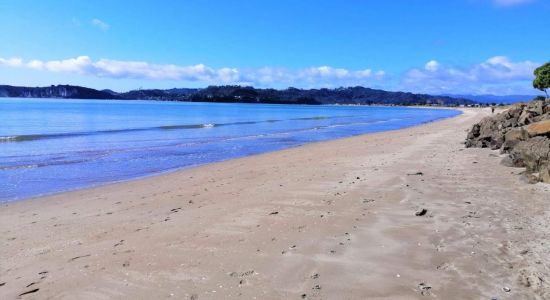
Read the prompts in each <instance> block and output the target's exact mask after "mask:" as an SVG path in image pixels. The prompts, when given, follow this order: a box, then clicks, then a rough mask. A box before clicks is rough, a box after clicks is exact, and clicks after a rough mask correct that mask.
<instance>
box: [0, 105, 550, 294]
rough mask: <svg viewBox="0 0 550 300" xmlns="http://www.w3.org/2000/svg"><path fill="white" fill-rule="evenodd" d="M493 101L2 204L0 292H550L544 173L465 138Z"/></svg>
mask: <svg viewBox="0 0 550 300" xmlns="http://www.w3.org/2000/svg"><path fill="white" fill-rule="evenodd" d="M487 114H489V112H488V110H476V109H466V110H464V114H463V115H462V116H459V117H456V118H453V119H448V120H444V121H440V122H436V123H430V124H427V125H423V126H418V127H414V128H409V129H403V130H398V131H393V132H384V133H377V134H370V135H364V136H358V137H352V138H345V139H340V140H334V141H329V142H322V143H316V144H309V145H305V146H301V147H297V148H293V149H288V150H284V151H278V152H273V153H268V154H262V155H257V156H252V157H247V158H242V159H236V160H231V161H226V162H221V163H215V164H211V165H207V166H204V167H199V168H195V169H190V170H183V171H178V172H174V173H171V174H165V175H161V176H156V177H151V178H146V179H141V180H135V181H130V182H126V183H118V184H113V185H108V186H103V187H99V188H92V189H87V190H81V191H75V192H70V193H63V194H60V195H54V196H49V197H43V198H38V199H31V200H27V201H19V202H15V203H10V204H4V205H3V206H2V207H0V230H1V247H0V258H1V261H0V298H1V299H12V298H17V297H18V295H20V294H23V293H27V294H25V295H23V296H20V298H23V299H33V298H34V299H161V298H170V297H173V298H175V299H302V298H305V299H431V298H435V299H493V298H494V299H550V287H549V283H548V281H549V280H550V276H549V269H548V267H549V262H550V253H549V252H550V240H549V233H550V228H549V227H548V225H549V224H550V216H549V214H548V213H546V212H547V210H548V205H549V204H550V201H549V200H550V188H549V185H545V184H537V185H529V184H527V183H525V182H523V180H522V179H521V176H518V175H517V174H518V173H520V172H521V171H522V170H521V169H513V168H507V167H504V166H501V165H500V164H499V162H500V160H501V158H500V157H498V156H499V155H498V153H497V152H492V151H490V150H485V149H464V146H463V144H462V142H463V141H464V138H465V135H466V133H465V130H466V129H468V128H469V127H470V126H471V125H472V124H473V123H474V122H475V121H478V120H479V119H481V118H482V117H483V116H484V115H487ZM418 172H421V173H418ZM417 173H418V174H417ZM60 180H62V179H60ZM422 209H426V210H427V213H426V214H425V215H423V216H416V215H415V213H417V212H419V211H421V210H422Z"/></svg>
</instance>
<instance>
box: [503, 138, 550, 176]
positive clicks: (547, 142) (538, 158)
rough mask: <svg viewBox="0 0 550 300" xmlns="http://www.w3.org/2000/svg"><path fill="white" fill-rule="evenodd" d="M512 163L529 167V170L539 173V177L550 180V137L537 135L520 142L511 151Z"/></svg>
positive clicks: (529, 171)
mask: <svg viewBox="0 0 550 300" xmlns="http://www.w3.org/2000/svg"><path fill="white" fill-rule="evenodd" d="M510 159H511V161H512V164H513V165H514V166H517V167H525V168H527V172H528V173H531V174H538V176H537V177H538V179H539V180H540V181H544V182H550V173H549V169H550V139H549V138H547V137H543V136H537V137H534V138H531V139H529V140H526V141H521V142H519V143H518V144H517V145H516V146H515V147H514V148H513V149H512V150H511V152H510Z"/></svg>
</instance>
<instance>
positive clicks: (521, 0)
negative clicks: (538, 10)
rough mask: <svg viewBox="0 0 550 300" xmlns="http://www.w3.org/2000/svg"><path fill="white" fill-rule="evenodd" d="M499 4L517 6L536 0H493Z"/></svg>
mask: <svg viewBox="0 0 550 300" xmlns="http://www.w3.org/2000/svg"><path fill="white" fill-rule="evenodd" d="M492 1H493V3H494V4H495V5H498V6H516V5H521V4H527V3H530V2H534V1H535V0H492Z"/></svg>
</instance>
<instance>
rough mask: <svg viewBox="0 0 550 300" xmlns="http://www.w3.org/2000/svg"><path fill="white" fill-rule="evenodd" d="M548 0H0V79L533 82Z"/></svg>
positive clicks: (492, 87)
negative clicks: (533, 72)
mask: <svg viewBox="0 0 550 300" xmlns="http://www.w3.org/2000/svg"><path fill="white" fill-rule="evenodd" d="M549 15H550V1H547V0H446V1H442V0H423V1H416V0H384V1H374V0H372V1H368V0H363V1H361V0H338V1H336V0H335V1H322V0H303V1H299V0H277V1H271V0H262V1H260V0H257V1H254V0H249V1H241V0H235V1H215V0H211V1H199V0H195V1H163V0H157V1H143V0H136V1H63V0H58V1H47V0H43V1H27V0H13V1H11V0H0V29H1V30H0V40H1V41H2V46H1V47H0V84H12V85H25V86H41V85H50V84H66V83H67V84H78V85H84V86H89V87H94V88H110V89H113V90H116V91H125V90H129V89H135V88H140V87H142V88H171V87H203V86H207V85H211V84H247V85H254V86H257V87H275V88H285V87H288V86H295V87H303V88H310V87H338V86H350V85H363V86H368V87H375V88H383V89H388V90H406V91H413V92H428V93H464V94H466V93H473V94H483V93H491V94H517V93H528V94H536V93H537V92H536V91H535V90H533V89H532V88H531V84H530V81H531V80H532V71H533V69H534V68H535V67H536V66H538V65H540V64H542V63H544V62H546V61H548V60H550V55H549V54H550V50H549V49H550V39H549V38H548V37H547V36H546V35H547V32H548V28H549V27H550V17H548V16H549Z"/></svg>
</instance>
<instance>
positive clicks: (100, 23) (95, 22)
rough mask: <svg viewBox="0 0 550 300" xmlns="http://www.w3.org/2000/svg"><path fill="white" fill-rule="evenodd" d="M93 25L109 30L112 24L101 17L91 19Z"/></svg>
mask: <svg viewBox="0 0 550 300" xmlns="http://www.w3.org/2000/svg"><path fill="white" fill-rule="evenodd" d="M91 23H92V25H93V26H95V27H97V28H99V29H101V30H103V31H107V30H109V28H111V25H109V24H107V23H105V22H104V21H101V20H100V19H92V21H91Z"/></svg>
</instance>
